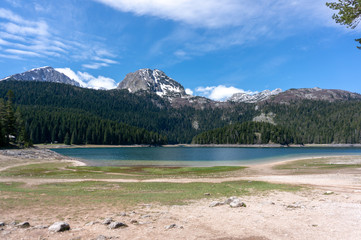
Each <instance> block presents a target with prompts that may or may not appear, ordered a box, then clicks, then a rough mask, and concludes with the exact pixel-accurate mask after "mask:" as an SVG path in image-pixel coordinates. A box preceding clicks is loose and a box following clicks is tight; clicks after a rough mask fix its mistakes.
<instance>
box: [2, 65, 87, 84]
mask: <svg viewBox="0 0 361 240" xmlns="http://www.w3.org/2000/svg"><path fill="white" fill-rule="evenodd" d="M9 79H14V80H18V81H38V82H56V83H64V84H70V85H74V86H78V87H79V86H80V84H79V83H78V82H76V81H74V80H72V79H70V78H69V77H67V76H66V75H65V74H63V73H61V72H59V71H57V70H55V69H54V68H52V67H49V66H45V67H39V68H34V69H31V70H28V71H26V72H23V73H18V74H14V75H11V76H9V77H6V78H4V79H1V80H0V81H2V80H9Z"/></svg>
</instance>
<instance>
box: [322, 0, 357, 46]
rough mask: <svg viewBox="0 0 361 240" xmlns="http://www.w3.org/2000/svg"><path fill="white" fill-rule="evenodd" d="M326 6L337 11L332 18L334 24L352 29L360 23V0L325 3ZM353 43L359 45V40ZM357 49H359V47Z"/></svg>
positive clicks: (339, 0) (340, 0)
mask: <svg viewBox="0 0 361 240" xmlns="http://www.w3.org/2000/svg"><path fill="white" fill-rule="evenodd" d="M326 6H328V7H329V8H331V9H333V10H336V11H338V13H335V14H333V16H332V18H333V19H335V21H336V23H339V24H341V25H347V27H350V28H352V29H354V28H355V27H357V25H358V24H359V23H360V21H361V0H338V2H332V3H326ZM355 41H357V42H359V43H360V44H361V38H359V39H356V40H355ZM357 48H358V49H361V47H357Z"/></svg>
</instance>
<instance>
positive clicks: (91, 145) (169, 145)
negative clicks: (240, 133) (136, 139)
mask: <svg viewBox="0 0 361 240" xmlns="http://www.w3.org/2000/svg"><path fill="white" fill-rule="evenodd" d="M34 147H36V148H40V149H52V148H148V147H164V148H176V147H187V148H211V147H212V148H213V147H215V148H361V144H343V143H340V144H304V145H296V144H291V145H281V144H166V145H159V146H153V145H145V144H135V145H95V144H88V145H87V144H86V145H65V144H36V145H34Z"/></svg>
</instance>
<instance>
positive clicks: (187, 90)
mask: <svg viewBox="0 0 361 240" xmlns="http://www.w3.org/2000/svg"><path fill="white" fill-rule="evenodd" d="M185 91H186V94H188V95H193V91H192V90H191V89H189V88H186V89H185Z"/></svg>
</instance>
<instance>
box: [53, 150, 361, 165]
mask: <svg viewBox="0 0 361 240" xmlns="http://www.w3.org/2000/svg"><path fill="white" fill-rule="evenodd" d="M52 150H53V151H55V152H57V153H60V154H63V155H65V156H69V157H75V158H79V159H81V160H82V161H84V162H86V163H87V164H88V165H91V166H130V165H132V166H238V165H250V164H257V163H266V162H275V161H282V160H286V159H296V158H302V157H317V156H337V155H360V156H361V148H339V147H337V148H331V147H330V148H325V147H323V148H316V147H300V148H227V147H121V148H58V149H52Z"/></svg>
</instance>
